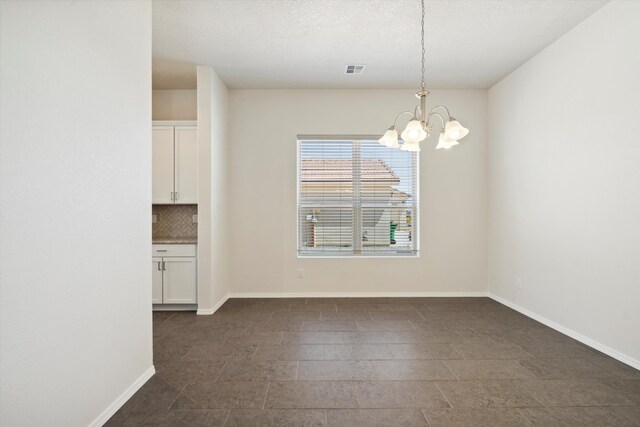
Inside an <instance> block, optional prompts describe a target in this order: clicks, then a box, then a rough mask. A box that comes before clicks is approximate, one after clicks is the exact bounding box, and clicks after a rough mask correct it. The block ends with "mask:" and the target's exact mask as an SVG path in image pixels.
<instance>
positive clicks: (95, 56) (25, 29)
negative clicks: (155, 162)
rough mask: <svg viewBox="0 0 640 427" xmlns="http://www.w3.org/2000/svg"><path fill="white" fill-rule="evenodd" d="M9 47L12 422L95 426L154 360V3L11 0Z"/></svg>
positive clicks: (1, 413)
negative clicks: (152, 86) (152, 305)
mask: <svg viewBox="0 0 640 427" xmlns="http://www.w3.org/2000/svg"><path fill="white" fill-rule="evenodd" d="M0 57H1V58H2V61H1V62H0V82H1V83H0V99H1V101H2V107H1V112H0V121H1V122H2V127H1V129H0V141H1V144H0V206H1V213H0V236H1V237H0V263H1V265H2V268H1V271H0V283H1V287H0V292H1V296H0V311H1V314H0V337H1V338H0V339H1V342H0V377H1V378H2V379H1V380H0V408H1V409H0V425H3V426H45V425H46V426H65V427H67V426H86V425H89V424H90V423H92V422H93V421H94V420H98V417H99V416H100V415H101V413H103V411H105V409H107V408H108V407H109V405H111V404H112V403H113V402H114V401H116V399H117V398H118V397H119V396H120V395H121V394H122V393H123V392H125V391H126V390H127V389H128V388H129V387H131V386H132V385H133V384H134V383H135V382H136V381H137V380H138V379H140V378H141V377H143V376H144V375H145V373H146V374H147V375H150V374H152V373H153V371H152V370H151V369H152V354H151V353H152V346H151V298H150V296H151V276H150V269H149V268H150V264H149V260H150V256H151V225H150V223H149V215H150V214H151V127H150V121H151V4H150V3H149V2H147V1H137V2H129V1H121V2H77V1H57V2H48V1H41V2H25V1H2V2H0ZM105 416H106V415H105Z"/></svg>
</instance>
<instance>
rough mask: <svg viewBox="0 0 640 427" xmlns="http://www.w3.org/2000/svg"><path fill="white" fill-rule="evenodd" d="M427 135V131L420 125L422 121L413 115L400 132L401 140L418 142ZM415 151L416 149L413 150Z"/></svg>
mask: <svg viewBox="0 0 640 427" xmlns="http://www.w3.org/2000/svg"><path fill="white" fill-rule="evenodd" d="M426 137H427V132H426V131H425V130H424V128H423V127H422V123H421V122H420V120H418V118H417V117H414V118H413V119H412V120H411V121H410V122H409V123H408V124H407V127H406V128H405V129H404V131H403V132H402V140H403V141H405V142H409V143H413V142H416V143H417V142H420V141H422V140H423V139H425V138H426ZM414 151H417V150H414Z"/></svg>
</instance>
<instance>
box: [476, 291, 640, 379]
mask: <svg viewBox="0 0 640 427" xmlns="http://www.w3.org/2000/svg"><path fill="white" fill-rule="evenodd" d="M488 296H489V298H491V299H493V300H495V301H497V302H499V303H500V304H504V305H506V306H507V307H509V308H512V309H514V310H515V311H517V312H519V313H522V314H524V315H525V316H527V317H530V318H532V319H533V320H536V321H538V322H540V323H542V324H543V325H546V326H548V327H550V328H551V329H555V330H556V331H558V332H560V333H562V334H564V335H567V336H568V337H571V338H573V339H574V340H577V341H580V342H581V343H582V344H585V345H588V346H589V347H591V348H594V349H596V350H598V351H599V352H601V353H604V354H606V355H607V356H611V357H613V358H614V359H616V360H619V361H620V362H622V363H624V364H627V365H629V366H631V367H633V368H635V369H640V360H637V359H634V358H633V357H630V356H627V355H626V354H623V353H620V352H619V351H617V350H614V349H612V348H610V347H607V346H606V345H604V344H601V343H599V342H598V341H595V340H593V339H591V338H589V337H587V336H584V335H582V334H580V333H578V332H576V331H574V330H572V329H569V328H567V327H564V326H562V325H560V324H558V323H556V322H554V321H552V320H549V319H547V318H546V317H543V316H540V315H539V314H536V313H534V312H532V311H530V310H527V309H526V308H524V307H521V306H519V305H518V304H514V303H512V302H511V301H509V300H506V299H504V298H502V297H499V296H497V295H495V294H492V293H491V292H489V293H488Z"/></svg>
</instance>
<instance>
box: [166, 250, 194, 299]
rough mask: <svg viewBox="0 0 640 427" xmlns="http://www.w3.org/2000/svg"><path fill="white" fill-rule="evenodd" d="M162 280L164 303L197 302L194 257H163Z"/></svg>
mask: <svg viewBox="0 0 640 427" xmlns="http://www.w3.org/2000/svg"><path fill="white" fill-rule="evenodd" d="M163 261H164V268H165V269H164V272H163V273H164V275H163V281H162V290H163V293H162V295H163V301H164V303H165V304H195V303H196V302H197V293H196V291H197V286H196V259H195V257H183V258H177V257H176V258H163Z"/></svg>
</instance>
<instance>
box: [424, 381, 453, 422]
mask: <svg viewBox="0 0 640 427" xmlns="http://www.w3.org/2000/svg"><path fill="white" fill-rule="evenodd" d="M434 383H435V384H436V388H437V389H438V391H439V392H440V394H441V395H442V397H444V400H446V401H447V403H448V404H449V406H450V407H451V408H453V405H452V404H451V402H449V399H447V396H446V395H445V394H444V392H443V391H442V389H441V388H440V384H438V382H437V381H434ZM427 422H429V421H427Z"/></svg>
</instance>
